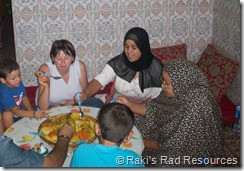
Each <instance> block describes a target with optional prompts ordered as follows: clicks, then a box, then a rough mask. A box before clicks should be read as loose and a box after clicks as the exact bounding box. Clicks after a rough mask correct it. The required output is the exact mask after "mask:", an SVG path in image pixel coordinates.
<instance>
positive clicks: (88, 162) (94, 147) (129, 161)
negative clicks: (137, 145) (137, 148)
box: [70, 144, 145, 167]
mask: <svg viewBox="0 0 244 171" xmlns="http://www.w3.org/2000/svg"><path fill="white" fill-rule="evenodd" d="M70 166H71V167H145V166H144V163H143V161H142V160H141V156H139V155H138V154H137V153H135V152H134V151H131V150H123V149H122V148H119V147H118V146H105V145H102V144H82V145H80V146H79V147H77V148H76V150H75V151H74V155H73V158H72V160H71V164H70Z"/></svg>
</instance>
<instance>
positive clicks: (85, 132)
mask: <svg viewBox="0 0 244 171" xmlns="http://www.w3.org/2000/svg"><path fill="white" fill-rule="evenodd" d="M66 123H68V124H69V125H71V126H72V127H73V129H74V131H75V133H74V135H73V137H72V138H71V140H70V143H69V145H70V146H77V144H76V142H78V141H80V140H88V142H87V143H92V142H93V141H94V140H95V139H96V134H95V123H96V120H95V119H94V118H92V117H91V116H88V115H84V117H83V118H80V116H79V113H77V112H72V113H64V114H59V115H56V116H53V117H51V118H49V119H46V120H45V121H44V122H43V123H42V124H41V125H40V126H39V129H38V132H39V133H41V138H42V139H43V140H44V141H46V142H47V143H49V144H55V143H56V142H57V139H58V130H59V128H61V127H62V126H63V125H64V124H66Z"/></svg>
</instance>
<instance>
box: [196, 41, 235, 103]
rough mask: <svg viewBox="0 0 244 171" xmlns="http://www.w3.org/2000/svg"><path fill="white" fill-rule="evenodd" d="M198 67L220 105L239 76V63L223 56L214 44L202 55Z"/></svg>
mask: <svg viewBox="0 0 244 171" xmlns="http://www.w3.org/2000/svg"><path fill="white" fill-rule="evenodd" d="M197 65H198V67H199V68H201V69H202V71H203V72H204V73H205V74H206V76H207V77H208V79H209V81H210V89H211V90H212V92H213V94H214V96H215V98H216V100H217V102H218V103H220V101H221V99H222V97H223V96H224V95H225V93H226V91H227V89H228V88H229V87H230V85H231V83H232V82H233V80H234V78H235V76H236V74H237V69H238V66H239V63H238V62H237V61H234V60H232V59H230V58H228V57H226V56H223V55H222V54H221V53H220V52H219V51H218V50H217V49H215V48H214V46H213V45H212V44H209V45H208V46H207V48H206V49H205V50H204V51H203V53H202V54H201V57H200V59H199V61H198V62H197Z"/></svg>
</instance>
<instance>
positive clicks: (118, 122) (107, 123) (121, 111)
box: [97, 103, 134, 144]
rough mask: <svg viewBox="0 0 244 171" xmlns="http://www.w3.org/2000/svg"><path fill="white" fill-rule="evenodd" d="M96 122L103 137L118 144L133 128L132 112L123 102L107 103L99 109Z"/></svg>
mask: <svg viewBox="0 0 244 171" xmlns="http://www.w3.org/2000/svg"><path fill="white" fill-rule="evenodd" d="M97 122H98V125H99V127H100V129H101V136H102V137H103V139H106V140H108V141H111V142H115V143H117V144H120V143H121V142H122V141H123V140H124V138H125V137H126V136H127V135H129V133H130V131H131V130H132V128H133V125H134V113H133V112H132V111H131V109H130V108H129V107H127V106H126V105H124V104H120V103H109V104H105V105H103V107H102V108H101V109H100V111H99V113H98V117H97Z"/></svg>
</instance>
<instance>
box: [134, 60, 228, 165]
mask: <svg viewBox="0 0 244 171" xmlns="http://www.w3.org/2000/svg"><path fill="white" fill-rule="evenodd" d="M165 71H166V72H167V73H168V75H169V76H170V78H171V83H172V86H173V91H174V93H175V94H176V96H177V97H176V98H175V99H172V98H168V97H166V95H165V93H164V91H162V92H161V94H160V95H159V96H158V97H157V98H155V99H153V100H151V101H147V102H146V116H143V117H137V119H136V126H137V128H138V129H139V130H140V132H141V133H142V135H143V137H144V138H145V139H148V140H154V141H156V143H157V146H158V147H159V149H160V150H158V151H156V150H155V151H154V150H150V149H145V150H144V152H143V156H144V157H145V158H147V159H148V161H150V162H147V163H146V165H147V166H153V167H161V166H162V167H170V166H173V167H176V166H180V167H182V166H219V165H220V160H219V159H218V158H221V157H223V154H224V151H223V150H224V149H223V135H222V124H221V123H222V122H221V121H222V120H221V111H220V108H219V106H218V104H217V103H216V101H215V98H214V96H213V95H212V92H211V91H210V90H209V88H208V87H209V83H208V80H207V78H206V77H205V76H204V74H203V73H202V72H201V71H200V70H199V69H198V68H197V66H196V65H195V64H194V63H193V62H190V61H187V60H175V61H173V62H171V63H169V64H167V65H166V66H165ZM145 161H147V160H145ZM148 163H150V164H148Z"/></svg>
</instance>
